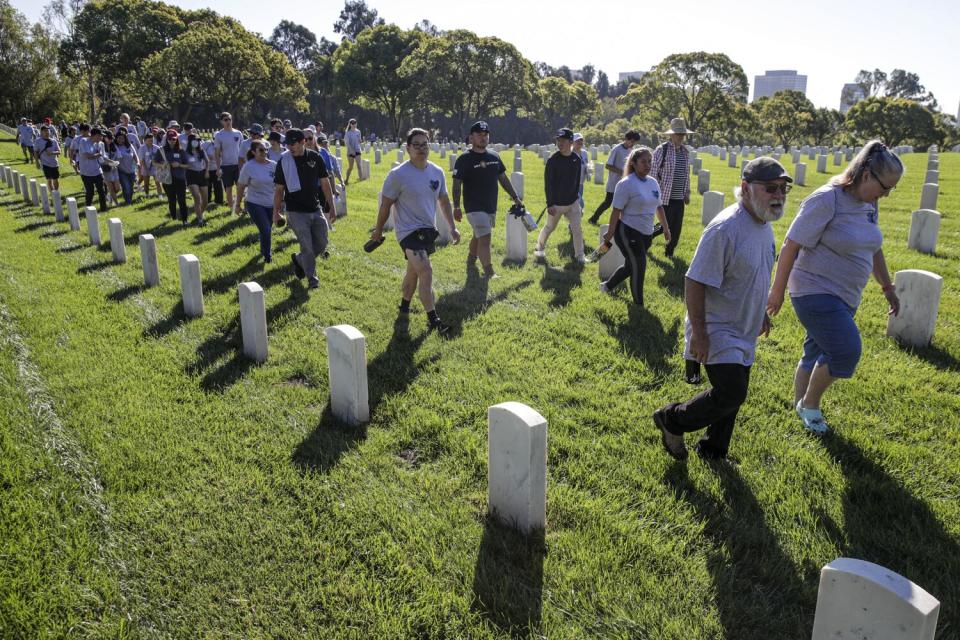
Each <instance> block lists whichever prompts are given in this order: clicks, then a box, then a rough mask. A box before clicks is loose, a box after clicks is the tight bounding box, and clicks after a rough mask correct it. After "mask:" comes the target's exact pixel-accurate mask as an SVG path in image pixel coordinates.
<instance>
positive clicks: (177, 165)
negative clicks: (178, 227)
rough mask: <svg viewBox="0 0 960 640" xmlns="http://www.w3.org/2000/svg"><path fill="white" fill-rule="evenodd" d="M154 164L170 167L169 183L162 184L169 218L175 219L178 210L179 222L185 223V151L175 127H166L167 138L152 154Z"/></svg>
mask: <svg viewBox="0 0 960 640" xmlns="http://www.w3.org/2000/svg"><path fill="white" fill-rule="evenodd" d="M153 162H154V164H155V165H162V164H166V165H169V167H170V178H171V180H170V184H168V185H165V186H164V191H165V192H166V194H167V206H168V207H169V209H170V218H171V219H173V220H176V219H177V209H178V208H179V210H180V222H181V223H182V224H183V226H186V225H187V219H188V217H189V214H188V213H187V153H186V150H185V149H182V148H181V147H180V134H179V133H177V130H176V129H172V128H171V129H167V139H166V140H165V141H164V143H163V144H162V145H160V148H159V149H158V150H157V153H156V154H155V155H154V156H153Z"/></svg>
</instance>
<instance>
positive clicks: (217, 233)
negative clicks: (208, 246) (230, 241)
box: [193, 216, 250, 244]
mask: <svg viewBox="0 0 960 640" xmlns="http://www.w3.org/2000/svg"><path fill="white" fill-rule="evenodd" d="M221 217H225V216H221ZM213 218H214V217H213V216H211V219H213ZM248 224H250V222H249V221H248V220H245V219H244V218H243V217H240V218H238V217H236V216H231V218H230V221H229V222H227V223H226V224H224V225H221V226H219V227H214V228H212V229H208V230H207V231H203V232H201V233H198V234H197V235H196V236H195V237H194V238H193V244H203V243H204V242H207V241H208V240H216V239H217V238H220V237H223V236H225V235H229V234H231V233H233V231H235V230H236V229H239V228H240V227H244V226H246V225H248ZM209 226H212V225H208V227H209Z"/></svg>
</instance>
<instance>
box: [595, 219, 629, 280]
mask: <svg viewBox="0 0 960 640" xmlns="http://www.w3.org/2000/svg"><path fill="white" fill-rule="evenodd" d="M619 224H623V223H619ZM609 228H610V225H608V224H602V225H600V240H599V243H600V244H603V242H604V240H603V236H605V235H606V233H607V230H608V229H609ZM623 263H624V257H623V253H621V252H620V247H618V246H617V243H616V242H611V243H610V248H609V249H608V250H607V252H606V253H604V254H603V255H602V256H600V262H599V264H598V266H599V269H598V271H599V273H600V281H601V282H606V281H607V280H609V279H610V276H612V275H613V274H614V272H615V271H616V270H617V269H619V268H620V265H622V264H623Z"/></svg>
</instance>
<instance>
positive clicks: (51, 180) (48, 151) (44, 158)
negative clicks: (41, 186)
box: [36, 125, 60, 192]
mask: <svg viewBox="0 0 960 640" xmlns="http://www.w3.org/2000/svg"><path fill="white" fill-rule="evenodd" d="M36 153H37V157H38V158H40V166H41V167H43V177H44V178H46V180H47V189H49V190H50V191H51V192H53V191H59V190H60V143H59V142H57V139H56V138H54V137H53V136H51V135H50V127H48V126H47V125H44V126H42V127H40V138H39V139H38V143H37V149H36Z"/></svg>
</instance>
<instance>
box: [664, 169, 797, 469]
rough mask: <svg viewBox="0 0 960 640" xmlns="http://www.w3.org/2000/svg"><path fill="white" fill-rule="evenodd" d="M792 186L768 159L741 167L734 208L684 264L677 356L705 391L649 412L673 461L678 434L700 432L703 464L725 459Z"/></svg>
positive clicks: (766, 327)
mask: <svg viewBox="0 0 960 640" xmlns="http://www.w3.org/2000/svg"><path fill="white" fill-rule="evenodd" d="M791 182H793V179H792V178H791V177H790V176H789V175H788V174H787V172H786V170H784V168H783V166H782V165H781V164H780V163H779V162H777V161H776V160H774V159H773V158H767V157H761V158H757V159H755V160H752V161H751V162H750V163H748V164H747V166H746V167H744V169H743V179H742V181H741V183H740V190H739V193H738V200H739V202H737V203H735V204H733V205H731V206H729V207H727V208H726V209H724V210H723V211H721V212H720V213H719V214H718V215H717V217H716V218H714V219H713V221H712V222H711V223H710V224H709V225H707V228H706V229H704V230H703V235H702V236H701V237H700V243H699V244H698V245H697V249H696V252H694V254H693V259H692V260H691V261H690V268H689V269H688V270H687V277H686V285H685V290H684V299H685V301H686V305H687V317H686V320H685V323H684V324H685V331H684V337H685V349H684V358H686V359H688V360H696V361H697V362H700V363H702V364H704V365H705V368H706V371H707V377H708V378H709V379H710V384H711V385H712V386H711V388H709V389H707V390H705V391H703V392H701V393H699V394H697V395H696V396H694V397H693V398H691V399H689V400H687V401H686V402H674V403H671V404H668V405H666V406H665V407H662V408H660V409H658V410H657V411H655V412H654V414H653V422H654V424H655V425H656V426H657V428H658V429H659V430H660V434H661V439H662V442H663V447H664V449H666V451H667V453H668V454H669V455H670V456H672V457H673V458H675V459H677V460H685V459H686V457H687V448H686V445H685V444H684V441H683V434H684V433H687V432H691V431H699V430H701V429H704V428H706V430H707V431H706V433H705V434H704V435H703V436H702V437H701V438H700V441H699V442H698V443H697V445H696V451H697V454H698V455H699V456H700V457H701V458H704V459H707V460H712V459H725V458H726V457H727V452H728V451H729V448H730V439H731V437H732V436H733V428H734V424H735V423H736V419H737V412H738V411H739V410H740V406H741V405H742V404H743V403H744V401H745V400H746V398H747V388H748V386H749V382H750V368H751V366H752V365H753V361H754V356H755V353H756V343H757V338H758V336H760V335H761V334H763V335H768V334H769V332H770V326H771V325H770V318H769V316H767V314H766V302H767V291H768V290H769V288H770V272H771V271H772V270H773V261H774V252H775V251H776V247H775V245H774V237H773V229H772V228H771V223H772V222H775V221H776V220H779V219H780V217H781V216H782V215H783V208H784V205H785V203H786V195H787V192H788V191H789V190H790V183H791ZM668 222H669V220H668ZM665 229H667V230H669V225H668V226H666V227H665ZM664 235H666V234H664Z"/></svg>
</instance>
